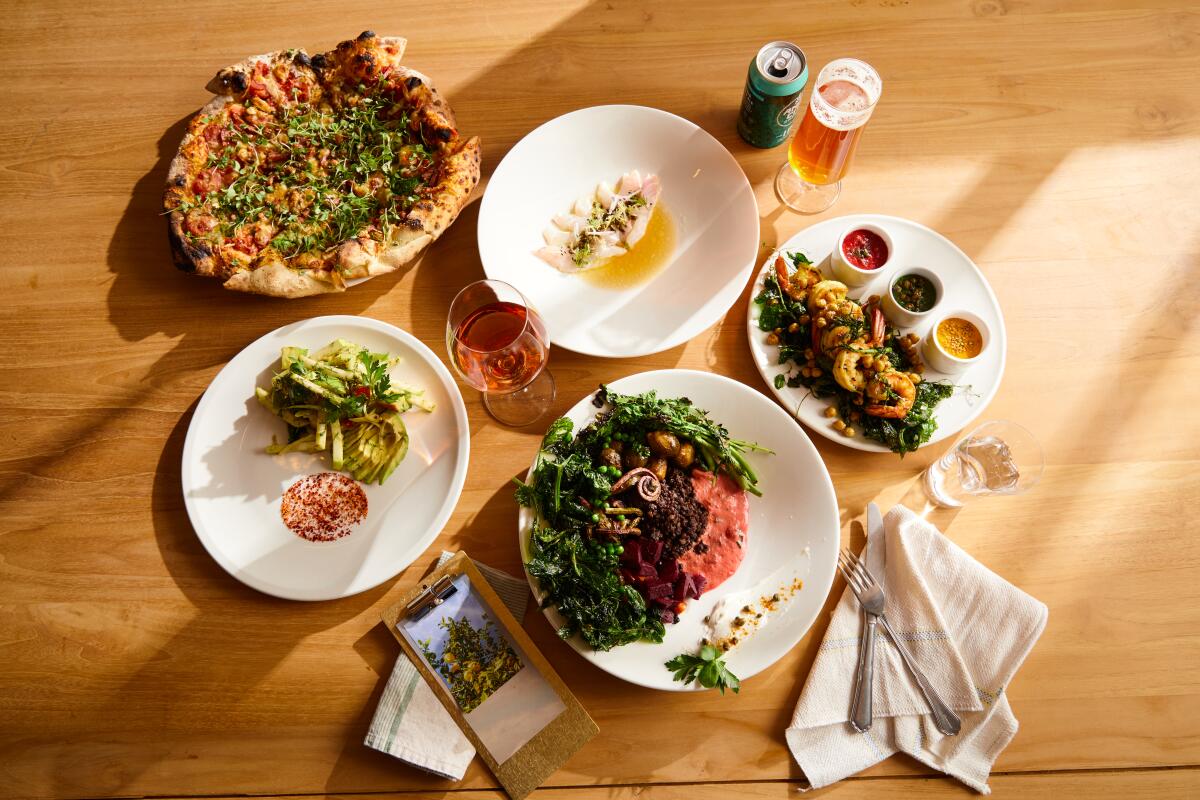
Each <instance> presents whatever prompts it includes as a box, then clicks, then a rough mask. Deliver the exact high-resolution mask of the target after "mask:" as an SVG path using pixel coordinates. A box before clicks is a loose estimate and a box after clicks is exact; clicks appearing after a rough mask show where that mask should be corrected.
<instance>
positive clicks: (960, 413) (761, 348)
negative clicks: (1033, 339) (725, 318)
mask: <svg viewBox="0 0 1200 800" xmlns="http://www.w3.org/2000/svg"><path fill="white" fill-rule="evenodd" d="M867 222H870V223H874V224H876V225H879V226H880V227H882V228H884V229H886V230H887V232H888V233H889V234H891V237H892V241H893V243H894V245H895V254H896V255H895V257H896V258H897V259H898V261H897V263H896V266H895V268H894V270H889V271H888V273H886V274H885V275H883V276H881V277H879V278H876V279H874V280H872V281H871V282H869V283H867V285H865V286H860V287H854V288H851V289H850V297H852V298H854V299H856V300H857V299H860V298H866V297H869V296H871V295H873V294H879V295H882V294H883V293H884V292H886V291H887V283H888V281H889V280H890V279H891V278H892V277H894V276H895V275H897V274H899V272H903V271H904V269H905V267H925V268H926V269H928V270H931V271H933V272H935V273H937V275H938V277H939V278H941V279H942V284H943V287H944V289H945V297H943V298H942V301H941V303H939V304H938V312H937V313H941V312H943V311H952V310H954V309H959V310H964V311H973V312H975V313H976V314H978V315H979V316H980V317H981V318H982V319H983V321H984V322H985V323H987V326H988V328H989V329H990V330H991V334H992V340H991V344H990V345H989V347H988V349H987V352H986V353H984V355H983V357H982V358H980V359H979V361H978V362H977V363H975V364H972V365H971V366H970V367H968V368H967V370H966V371H965V372H962V373H959V374H958V375H953V376H947V375H943V374H942V373H940V372H937V371H936V370H934V369H931V368H929V367H928V366H927V367H926V369H925V377H926V378H927V379H929V380H948V381H949V382H950V383H953V384H954V385H955V386H958V387H960V388H959V390H958V391H956V392H954V394H953V395H951V396H950V397H948V398H947V399H945V400H943V401H942V402H941V403H939V404H938V406H937V410H936V411H935V412H934V418H935V419H936V420H937V426H938V427H937V430H936V431H934V434H933V436H931V437H930V438H929V441H928V442H926V443H925V444H923V445H921V446H922V447H925V446H927V445H931V444H933V443H934V442H940V441H941V440H942V439H945V438H946V437H948V436H953V435H954V434H956V433H958V432H959V431H960V430H962V429H963V428H964V427H966V426H967V425H969V424H970V423H971V421H972V420H973V419H975V418H976V417H978V416H979V415H980V414H981V413H982V412H983V409H984V408H986V407H987V404H988V403H990V402H991V400H992V398H993V397H994V396H995V395H996V390H997V389H999V388H1000V379H1001V378H1002V377H1003V375H1004V358H1005V353H1006V351H1007V349H1008V339H1007V336H1006V334H1005V332H1004V315H1003V314H1001V313H1000V303H999V302H998V301H997V300H996V295H995V294H994V293H993V292H992V287H991V286H989V285H988V282H987V278H985V277H983V273H982V272H980V271H979V267H977V266H975V262H974V261H972V260H971V259H970V258H968V257H967V254H966V253H964V252H963V251H962V250H959V249H958V247H957V246H956V245H955V244H954V243H953V242H951V241H950V240H949V239H947V238H946V237H945V236H942V235H941V234H940V233H937V232H935V231H933V230H930V229H929V228H927V227H925V226H924V225H922V224H920V223H919V222H913V221H912V220H907V219H902V218H900V217H892V216H888V215H886V214H855V215H853V216H847V217H837V218H835V219H828V220H825V221H824V222H818V223H817V224H816V225H813V226H812V227H810V228H805V229H804V230H802V231H800V232H799V233H797V234H796V235H795V236H793V237H792V238H790V239H788V240H787V241H786V242H784V243H783V245H781V246H780V247H779V249H778V250H776V252H775V253H772V254H771V257H770V258H768V259H767V261H766V263H765V264H763V268H762V270H761V271H760V272H759V274H758V277H757V278H755V280H754V291H753V292H752V293H751V295H750V313H749V314H748V315H747V320H746V330H747V335H748V336H749V339H750V352H751V353H753V355H754V364H755V365H756V366H757V367H758V371H759V373H761V374H762V376H763V380H765V381H766V382H767V386H769V387H770V389H771V391H772V392H774V393H775V396H776V397H777V398H779V402H780V403H783V407H784V408H786V409H788V410H789V411H791V412H792V413H793V414H795V416H796V419H798V420H800V421H801V422H803V423H804V424H805V425H807V426H808V427H809V428H812V429H813V430H814V431H816V432H817V433H819V434H821V435H822V436H824V437H825V438H826V439H830V440H832V441H835V442H837V443H838V444H843V445H846V446H847V447H853V448H854V449H856V450H865V451H868V452H874V453H888V452H891V451H890V450H888V449H887V448H886V447H884V446H883V445H882V444H879V443H878V442H874V441H871V440H870V439H864V438H862V437H861V436H856V437H854V438H853V439H850V438H847V437H845V436H843V435H842V434H840V433H838V432H837V431H835V430H834V429H833V427H832V426H831V424H830V420H829V419H828V418H827V417H826V416H825V415H824V412H825V408H826V406H827V405H828V402H827V401H826V400H823V399H821V398H817V397H811V396H809V393H808V389H806V388H804V387H803V386H799V387H796V388H791V387H789V386H787V385H785V386H784V387H783V388H782V389H776V388H775V376H776V375H779V374H781V373H784V372H789V369H788V368H787V367H786V366H785V365H783V364H779V363H778V360H779V348H778V347H776V346H774V345H769V344H767V340H766V337H767V334H766V332H765V331H761V330H759V329H758V317H759V312H760V310H761V309H760V307H759V305H758V304H757V303H755V302H754V298H755V297H757V296H758V293H759V292H760V291H761V290H762V285H763V278H764V277H765V276H766V275H767V272H768V270H774V269H775V266H774V265H775V256H776V254H777V253H779V252H781V251H782V252H789V253H790V252H794V251H796V250H799V251H801V252H802V253H804V254H805V255H806V256H808V258H809V259H810V260H811V261H812V262H813V264H814V265H816V266H817V267H819V268H820V270H821V272H822V273H823V274H824V275H826V276H827V277H832V276H833V273H832V271H831V270H830V266H829V255H830V253H832V252H833V248H834V247H835V246H836V244H837V238H838V236H840V235H841V234H842V233H843V232H845V231H846V230H848V229H850V228H851V227H852V226H856V225H861V224H863V223H867ZM897 270H898V271H899V272H897ZM932 324H933V320H932V319H927V320H925V322H924V323H922V324H921V325H919V326H917V327H915V328H902V330H903V331H905V332H906V333H907V332H910V331H912V332H915V333H916V334H917V335H918V336H921V337H922V338H923V337H924V336H925V335H926V334H927V333H928V332H929V328H930V326H931V325H932ZM797 369H798V367H796V366H795V365H791V367H790V373H795V372H796V370H797Z"/></svg>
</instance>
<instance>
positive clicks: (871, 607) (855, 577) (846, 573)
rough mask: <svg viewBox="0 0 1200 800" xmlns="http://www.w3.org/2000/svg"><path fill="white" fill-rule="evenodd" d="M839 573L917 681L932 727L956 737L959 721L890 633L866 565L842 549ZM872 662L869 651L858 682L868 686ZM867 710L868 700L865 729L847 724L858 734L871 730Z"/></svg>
mask: <svg viewBox="0 0 1200 800" xmlns="http://www.w3.org/2000/svg"><path fill="white" fill-rule="evenodd" d="M838 571H839V572H841V573H842V577H843V578H845V579H846V583H847V584H849V586H850V590H851V591H853V592H854V596H855V597H857V598H858V602H859V604H860V605H861V606H862V608H863V611H865V612H867V624H868V625H873V624H875V622H874V621H873V620H877V621H878V622H880V623H882V624H883V630H884V632H885V633H887V635H888V638H890V639H891V640H892V644H894V645H895V646H896V651H897V652H898V653H900V658H901V660H902V661H904V666H906V667H908V671H909V672H911V673H912V676H913V678H914V679H915V680H916V682H917V687H918V688H919V689H920V690H921V694H922V695H924V696H925V702H927V703H929V710H930V711H932V712H933V724H934V726H936V727H937V729H938V730H939V731H941V732H942V733H944V734H945V735H947V736H954V735H955V734H957V733H958V732H959V731H960V730H961V729H962V720H961V719H959V717H958V715H957V714H955V713H954V712H953V711H952V710H951V709H950V707H949V706H948V705H946V703H945V702H944V701H943V700H942V698H941V697H939V696H938V693H937V691H936V690H934V688H933V685H932V684H931V683H930V682H929V679H928V678H926V677H925V673H924V672H922V671H921V668H920V667H918V666H917V663H916V661H914V660H913V657H912V654H911V653H909V652H908V648H907V647H906V646H905V645H904V642H902V641H901V640H900V637H899V636H897V635H896V632H895V631H894V630H892V626H891V625H890V624H888V620H887V617H886V616H884V613H883V611H884V608H885V607H886V606H887V597H886V596H885V595H884V592H883V588H882V587H881V586H880V585H879V584H878V583H876V582H875V579H874V578H873V577H872V576H871V573H870V572H868V571H867V568H866V566H865V565H864V564H863V563H862V561H860V560H859V558H858V556H856V555H854V553H851V552H850V551H849V550H842V551H841V552H840V553H839V554H838ZM870 641H874V637H871V640H870ZM868 647H870V649H871V650H872V651H873V650H874V648H873V647H871V646H870V645H868ZM874 660H875V659H874V652H870V653H868V654H867V655H866V658H865V663H864V664H863V666H864V667H865V669H864V670H863V671H862V675H861V677H860V680H862V681H865V682H866V683H867V685H870V682H871V680H872V678H873V674H872V673H873V671H874ZM870 709H871V704H870V702H869V701H868V702H867V704H866V710H865V715H866V717H867V722H866V725H865V726H864V727H861V728H860V727H859V725H860V724H861V721H853V720H852V721H851V723H850V724H851V725H853V726H854V728H855V730H858V731H859V732H860V733H861V732H863V731H865V730H866V729H867V728H869V727H870Z"/></svg>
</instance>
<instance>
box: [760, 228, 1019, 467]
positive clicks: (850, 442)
mask: <svg viewBox="0 0 1200 800" xmlns="http://www.w3.org/2000/svg"><path fill="white" fill-rule="evenodd" d="M854 219H860V220H863V221H870V222H876V223H879V222H882V223H887V222H900V223H904V224H907V225H913V226H915V227H917V228H920V229H921V230H922V231H924V232H925V233H928V234H931V235H932V236H934V237H935V238H937V239H940V240H941V241H942V242H943V243H944V244H946V245H948V246H949V247H950V249H951V250H952V251H954V252H955V253H957V254H958V255H959V256H961V257H962V259H963V260H964V261H965V262H966V263H967V265H968V266H970V267H971V269H973V270H974V271H975V274H976V275H977V276H978V278H979V281H980V283H981V284H982V285H983V289H984V292H985V293H986V294H987V296H988V298H989V299H990V300H991V301H992V305H993V306H994V307H995V309H996V319H997V320H999V325H998V326H997V328H998V330H999V335H998V336H996V335H995V334H996V332H995V331H993V338H994V339H995V340H997V341H998V342H999V343H1000V345H1001V347H1000V364H999V366H998V367H997V369H996V379H995V381H994V382H993V384H992V388H991V389H990V390H989V391H988V392H987V394H985V395H983V397H982V399H981V401H980V402H979V404H978V405H977V406H976V408H975V410H974V411H973V413H972V414H971V415H970V416H969V417H967V419H965V420H964V421H963V423H962V424H961V425H959V426H958V427H957V428H954V429H953V430H950V429H948V428H943V427H942V425H941V424H940V423H939V424H938V430H937V431H936V432H935V433H934V435H933V437H932V438H931V439H930V440H929V441H928V442H925V443H923V444H921V445H920V446H919V447H917V451H920V450H922V449H923V448H926V447H929V446H931V445H935V444H937V443H939V442H941V441H943V440H945V439H949V438H952V437H954V436H956V435H958V434H959V433H960V432H961V431H963V430H964V429H965V428H967V426H969V425H971V423H973V422H975V420H977V419H979V417H980V415H982V414H983V412H984V411H985V410H986V409H987V407H988V406H989V405H991V402H992V400H993V399H995V397H996V393H997V392H998V391H1000V384H1002V383H1003V382H1004V369H1005V367H1006V366H1007V363H1008V327H1007V325H1006V324H1005V322H1004V309H1003V308H1002V307H1001V305H1000V300H999V298H997V297H996V292H995V290H994V289H992V285H991V283H990V282H989V281H988V279H987V276H986V275H984V274H983V270H981V269H980V268H979V265H978V264H976V263H975V260H974V259H973V258H971V257H970V256H969V255H967V254H966V252H964V251H963V249H962V248H961V247H959V246H958V245H957V244H955V243H954V242H953V241H952V240H951V239H950V238H949V237H947V236H946V235H944V234H942V233H939V232H938V231H936V230H934V229H933V228H931V227H929V226H928V225H926V224H924V223H922V222H918V221H917V220H915V219H909V218H908V217H900V216H896V215H894V214H876V213H873V212H863V213H860V214H844V215H842V216H839V217H830V218H829V219H824V220H821V221H819V222H814V223H812V224H811V225H806V226H805V227H803V228H801V229H800V230H798V231H796V232H795V233H794V234H792V235H791V236H789V237H788V238H787V239H786V240H785V241H783V242H781V243H780V244H778V245H776V246H775V248H774V249H773V250H772V251H771V253H770V254H769V255H768V257H767V259H766V260H765V261H764V262H763V265H762V266H761V267H760V268H759V270H758V271H757V272H756V273H755V274H754V283H753V285H752V291H751V292H750V299H749V301H748V302H747V305H746V347H747V348H749V350H750V354H751V356H754V355H755V351H754V338H753V337H754V336H755V334H758V333H762V331H760V330H759V329H758V325H757V323H756V320H755V318H754V311H755V308H754V307H755V302H754V298H755V297H756V296H757V295H758V291H757V289H758V285H759V283H760V282H761V281H762V277H763V275H764V274H766V271H767V270H768V269H770V268H771V265H772V264H773V263H774V262H775V258H776V256H777V255H778V254H779V253H780V252H781V251H783V250H788V249H791V248H789V247H788V245H789V243H790V242H792V241H793V240H794V239H796V238H797V237H799V236H801V235H803V234H804V233H806V232H807V231H809V230H811V229H812V228H815V227H817V226H818V225H824V224H827V223H833V222H838V223H840V224H841V225H846V226H849V225H850V220H854ZM751 361H753V362H754V367H755V369H756V370H757V371H758V374H759V375H760V376H761V377H762V379H763V382H764V383H766V385H767V388H768V389H769V390H770V392H771V394H772V395H773V396H774V398H775V401H776V403H777V404H778V405H779V406H780V407H782V408H783V410H784V413H786V414H788V416H790V417H791V418H792V419H793V420H794V421H795V422H798V423H800V424H801V425H803V426H804V427H806V428H808V429H809V430H811V431H814V432H816V433H819V434H820V435H821V436H822V437H824V438H825V439H827V440H829V441H831V442H835V443H836V444H840V445H842V446H844V447H848V448H850V449H852V450H858V451H859V452H862V453H886V454H891V455H895V454H894V453H892V451H891V450H889V449H887V448H886V447H884V446H883V445H882V444H879V443H878V442H873V441H869V440H864V439H861V438H857V437H856V438H854V439H850V438H847V437H845V436H842V435H840V434H834V433H833V432H832V430H831V429H828V428H825V427H822V426H814V425H811V424H809V423H808V422H806V421H805V420H803V419H801V418H800V417H799V416H798V415H796V414H794V413H792V412H791V411H789V410H788V403H789V402H790V400H791V398H785V397H784V395H783V390H782V389H776V388H775V384H774V383H773V381H774V377H775V376H774V375H770V374H768V373H767V372H766V371H765V369H764V367H763V366H762V365H760V364H759V362H758V359H757V358H754V357H752V358H751ZM785 388H787V387H785ZM808 397H810V395H808V394H806V395H805V396H804V398H803V399H808Z"/></svg>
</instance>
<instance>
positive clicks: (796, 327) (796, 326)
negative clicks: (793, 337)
mask: <svg viewBox="0 0 1200 800" xmlns="http://www.w3.org/2000/svg"><path fill="white" fill-rule="evenodd" d="M798 330H800V323H798V322H793V323H792V324H791V325H788V333H795V332H796V331H798Z"/></svg>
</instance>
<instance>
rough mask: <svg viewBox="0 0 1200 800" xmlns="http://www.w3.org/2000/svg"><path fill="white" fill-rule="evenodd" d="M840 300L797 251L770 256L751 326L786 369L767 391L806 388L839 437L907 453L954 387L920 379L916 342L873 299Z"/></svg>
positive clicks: (933, 425)
mask: <svg viewBox="0 0 1200 800" xmlns="http://www.w3.org/2000/svg"><path fill="white" fill-rule="evenodd" d="M847 295H848V289H847V287H846V285H845V284H844V283H841V282H839V281H835V280H829V279H828V278H826V277H824V276H823V275H822V274H821V272H820V271H819V270H818V269H817V268H816V267H815V266H814V265H813V263H812V262H811V261H810V260H809V259H808V257H807V256H805V255H804V254H803V253H801V252H792V253H787V254H783V253H781V254H780V255H779V256H778V257H777V258H776V260H775V263H774V269H773V271H769V272H768V273H767V275H766V278H765V279H764V281H763V288H762V291H761V292H760V293H759V294H758V296H757V297H755V302H756V303H758V304H759V306H760V307H761V313H760V315H759V320H758V326H759V328H760V329H761V330H763V331H764V332H765V333H766V341H767V344H768V345H773V346H777V347H778V348H779V364H780V365H783V366H784V367H785V369H786V372H783V373H780V374H778V375H776V376H775V388H777V389H782V388H783V387H784V386H785V385H786V386H791V387H793V388H796V387H800V386H803V387H806V388H807V389H808V390H809V391H810V392H811V393H812V394H813V395H814V396H815V397H819V398H828V399H829V400H830V401H831V402H830V404H829V406H828V408H826V410H825V416H826V417H827V418H828V419H829V420H830V424H831V425H832V426H833V428H834V429H835V430H837V431H838V432H840V433H841V434H842V435H843V436H846V437H854V436H859V435H862V436H864V437H866V438H868V439H872V440H874V441H877V442H879V443H880V444H882V445H884V446H885V447H887V448H888V449H890V450H892V451H893V452H896V453H900V454H901V455H903V454H904V453H910V452H912V451H914V450H916V449H917V448H918V447H920V446H921V445H922V444H924V443H925V442H927V441H929V438H930V437H931V436H932V435H933V432H934V431H936V430H937V422H936V421H935V420H934V417H933V412H934V408H935V407H936V406H937V404H938V403H940V402H941V401H942V400H945V399H946V398H947V397H949V396H950V395H951V393H952V392H953V391H954V387H953V386H952V385H951V384H949V383H945V382H942V381H927V380H925V379H924V376H923V373H924V371H925V367H924V364H923V363H922V362H921V357H920V354H919V353H918V350H917V343H918V341H919V339H918V337H917V336H916V334H913V333H909V334H906V335H905V334H902V333H901V332H900V330H899V329H898V328H896V327H895V326H893V325H891V324H889V322H888V320H887V318H886V317H885V316H884V313H883V310H882V308H881V307H880V303H879V298H878V297H871V298H869V299H868V300H865V301H863V302H861V303H860V302H858V301H855V300H852V299H851V298H850V297H848V296H847Z"/></svg>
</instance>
